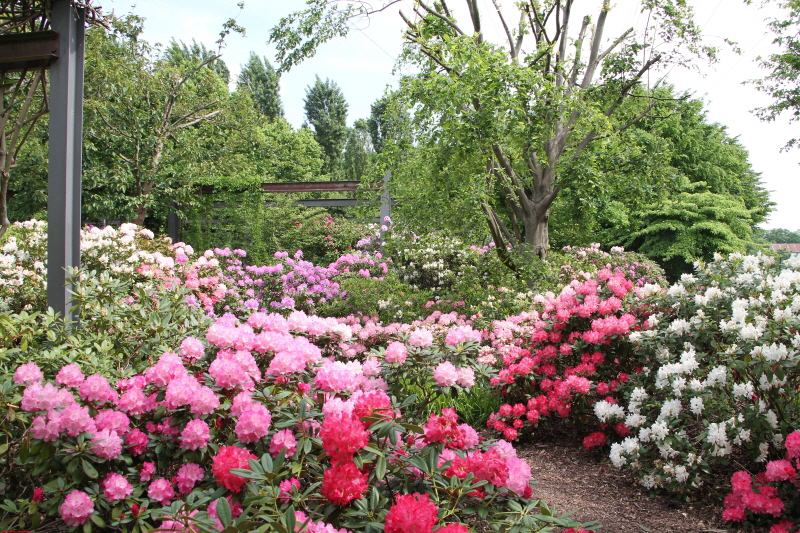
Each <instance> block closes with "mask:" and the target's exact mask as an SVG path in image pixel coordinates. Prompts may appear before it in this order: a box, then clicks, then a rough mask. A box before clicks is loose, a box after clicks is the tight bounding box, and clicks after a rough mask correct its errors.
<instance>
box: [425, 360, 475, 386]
mask: <svg viewBox="0 0 800 533" xmlns="http://www.w3.org/2000/svg"><path fill="white" fill-rule="evenodd" d="M433 379H435V380H436V384H437V385H439V386H440V387H451V386H453V385H456V384H458V385H460V386H462V387H464V388H470V387H472V386H473V385H475V370H473V368H472V367H471V366H467V367H462V368H456V366H455V365H453V363H451V362H450V361H445V362H443V363H439V365H437V367H436V369H435V370H434V371H433Z"/></svg>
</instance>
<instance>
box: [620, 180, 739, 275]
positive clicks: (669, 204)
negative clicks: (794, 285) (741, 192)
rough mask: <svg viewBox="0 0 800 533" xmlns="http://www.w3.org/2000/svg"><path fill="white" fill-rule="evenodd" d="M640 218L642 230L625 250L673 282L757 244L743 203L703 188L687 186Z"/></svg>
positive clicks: (654, 205)
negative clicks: (718, 256)
mask: <svg viewBox="0 0 800 533" xmlns="http://www.w3.org/2000/svg"><path fill="white" fill-rule="evenodd" d="M638 217H639V220H640V225H639V227H640V228H641V229H639V230H638V231H635V232H633V233H632V234H630V235H629V236H628V237H627V239H626V240H625V247H626V248H631V249H633V250H636V251H638V252H641V253H643V254H645V255H647V256H648V257H651V258H653V259H656V260H658V261H659V263H661V265H662V266H663V267H664V270H665V271H666V272H667V275H668V276H669V277H670V278H671V279H672V280H675V279H676V278H677V277H678V276H680V274H682V273H685V272H691V270H692V265H693V263H694V262H695V261H697V260H698V259H704V260H710V259H711V258H712V257H713V256H714V254H715V253H723V254H729V253H733V252H745V251H746V250H747V245H748V244H750V243H751V242H752V240H753V239H752V229H753V225H754V224H753V218H752V216H751V212H750V210H748V209H747V207H745V205H744V202H743V201H742V200H741V199H739V198H737V197H735V196H733V195H730V194H718V193H714V192H710V191H709V190H708V187H707V186H706V184H705V183H703V182H697V183H689V182H688V180H687V181H686V182H684V186H683V189H682V190H681V192H680V194H678V195H673V196H671V197H670V198H667V199H666V200H665V201H663V202H659V203H657V204H653V205H650V206H648V207H647V208H646V209H644V210H642V211H641V212H640V213H638Z"/></svg>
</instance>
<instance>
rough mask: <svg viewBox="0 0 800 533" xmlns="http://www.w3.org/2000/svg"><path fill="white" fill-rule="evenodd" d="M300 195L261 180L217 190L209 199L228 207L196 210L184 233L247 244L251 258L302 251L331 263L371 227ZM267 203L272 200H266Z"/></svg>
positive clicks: (192, 240) (208, 242) (210, 242)
mask: <svg viewBox="0 0 800 533" xmlns="http://www.w3.org/2000/svg"><path fill="white" fill-rule="evenodd" d="M297 199H298V198H297V196H296V195H290V194H266V193H263V192H259V187H258V184H251V185H250V186H248V187H247V188H246V189H245V191H244V192H242V190H241V188H234V189H233V190H228V191H227V192H226V191H222V190H220V191H217V192H216V193H215V194H214V195H213V200H212V199H211V198H208V199H206V200H205V201H206V202H211V201H214V202H219V201H223V202H225V203H226V204H227V207H217V208H214V209H207V210H197V211H196V215H195V217H194V218H192V219H190V220H188V221H187V222H186V224H185V225H184V228H183V230H182V231H183V233H182V238H183V239H184V240H185V241H186V242H187V243H189V244H191V245H192V246H193V247H195V248H197V249H210V248H224V247H228V248H232V249H235V248H240V249H247V250H248V252H247V257H248V263H249V264H254V265H262V264H272V263H273V262H274V254H275V252H283V251H286V252H290V253H291V254H294V252H296V251H297V250H302V251H303V259H304V260H306V261H311V262H313V263H315V264H318V265H325V266H327V265H328V264H329V263H332V262H333V261H335V260H336V259H337V258H339V257H340V256H341V255H342V254H345V253H347V252H348V251H349V250H352V249H354V248H355V246H356V243H357V242H358V241H359V240H361V239H363V238H364V237H365V236H366V235H367V233H368V231H369V230H368V229H367V228H366V227H364V225H363V224H359V223H354V222H351V221H349V220H347V219H346V218H344V217H335V218H334V217H331V216H330V215H329V214H328V213H327V211H326V210H325V209H323V208H308V207H303V206H302V205H298V204H297V203H296V201H297ZM267 203H268V204H267Z"/></svg>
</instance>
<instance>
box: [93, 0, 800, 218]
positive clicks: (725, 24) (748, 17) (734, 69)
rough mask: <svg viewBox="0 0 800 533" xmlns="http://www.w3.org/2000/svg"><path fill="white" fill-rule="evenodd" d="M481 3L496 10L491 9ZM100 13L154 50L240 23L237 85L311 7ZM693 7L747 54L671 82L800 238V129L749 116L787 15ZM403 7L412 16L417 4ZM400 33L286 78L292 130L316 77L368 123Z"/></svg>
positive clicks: (389, 17)
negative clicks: (125, 23) (119, 18)
mask: <svg viewBox="0 0 800 533" xmlns="http://www.w3.org/2000/svg"><path fill="white" fill-rule="evenodd" d="M597 1H598V0H591V1H590V2H588V3H590V4H594V3H597ZM481 2H484V3H486V4H487V6H488V5H489V2H488V0H481ZM97 3H99V4H100V5H102V6H103V8H104V10H105V11H106V12H110V11H112V10H113V11H114V12H115V13H116V14H117V15H121V14H124V13H127V12H130V11H133V12H134V13H136V14H138V15H141V16H143V17H145V18H146V20H145V24H144V28H145V32H144V38H145V39H147V40H148V41H150V42H151V43H155V42H161V43H163V44H168V43H169V41H170V39H171V38H173V37H174V38H176V39H179V40H183V41H185V42H191V40H192V39H193V38H194V39H196V40H197V41H198V42H202V43H204V44H206V46H209V47H211V46H213V43H214V41H216V39H217V38H218V35H219V31H220V29H221V27H222V24H223V22H225V21H226V20H227V19H228V18H231V17H237V21H238V22H239V23H240V24H242V25H243V26H244V27H245V28H246V35H245V36H244V37H242V36H239V35H230V36H229V37H228V38H227V40H226V45H225V48H224V49H223V57H222V58H223V60H225V62H226V64H227V65H228V68H229V69H230V70H231V74H232V78H233V79H235V77H236V75H237V74H238V71H239V69H240V66H241V65H242V64H244V63H246V61H247V59H248V56H249V54H250V52H251V51H253V52H256V53H257V54H259V55H262V56H267V57H268V58H269V59H270V61H272V62H273V64H274V49H272V48H271V47H268V46H267V44H266V41H267V36H268V33H269V29H270V28H271V27H272V26H273V25H274V24H275V23H276V22H277V21H278V19H279V18H280V17H281V16H283V15H286V14H287V13H290V12H292V11H295V10H297V9H301V8H302V7H303V6H304V5H305V3H304V2H303V1H302V0H245V7H244V10H243V11H242V12H239V9H238V8H237V6H236V1H235V0H169V1H166V0H99V2H97ZM453 3H455V2H453ZM505 3H510V2H509V0H506V2H505ZM581 3H583V2H581ZM689 3H690V4H692V5H694V7H695V13H696V17H695V20H696V22H697V23H698V24H699V25H700V27H701V28H702V29H703V33H704V34H705V35H706V37H707V42H709V44H715V45H719V46H721V47H724V45H723V43H722V39H723V38H724V37H727V38H729V39H732V40H734V41H736V42H737V43H738V44H739V46H740V47H741V49H742V50H743V54H741V55H736V54H734V53H733V52H730V51H724V52H723V53H722V54H721V56H720V61H719V62H718V63H717V64H715V65H713V66H711V67H709V66H707V65H701V66H700V72H689V71H686V70H683V69H675V70H674V71H671V72H670V74H669V77H668V80H669V81H670V82H671V83H673V84H674V85H676V86H677V87H678V88H679V89H685V90H690V91H691V92H692V93H693V94H694V95H695V97H697V98H702V99H703V100H704V101H705V102H706V107H707V110H708V116H709V118H710V120H711V121H714V122H719V123H721V124H724V125H725V126H727V128H728V132H729V134H730V135H732V136H738V137H739V140H740V142H741V143H742V144H743V145H744V146H745V147H746V148H747V149H748V151H749V152H750V161H751V163H752V165H753V168H754V169H755V170H756V171H757V172H760V173H761V174H762V180H763V182H764V184H765V186H766V188H767V189H769V190H771V191H772V200H773V201H775V202H777V204H778V205H777V210H776V211H775V212H774V213H773V214H772V217H771V219H770V221H769V222H768V223H767V224H765V227H767V228H788V229H791V230H800V209H798V208H797V205H798V202H799V201H800V180H798V173H800V166H798V163H800V150H797V149H796V150H794V151H791V152H781V151H780V148H781V147H782V146H783V145H784V144H785V143H786V141H787V140H789V139H790V138H791V137H793V136H797V135H798V134H797V133H796V131H797V128H796V127H795V126H793V125H789V124H788V121H787V120H779V121H777V122H774V123H763V122H761V121H759V120H758V119H757V118H756V117H755V116H754V115H753V114H752V113H751V112H750V110H752V109H753V108H755V107H759V106H764V105H768V104H769V103H770V101H769V99H768V98H766V97H765V96H764V95H763V94H761V93H759V92H757V91H756V90H755V89H754V88H753V87H752V86H748V85H742V82H743V81H745V80H748V79H753V78H758V77H761V76H763V75H764V74H765V71H763V70H761V69H759V68H758V66H757V62H756V58H757V57H758V56H759V55H767V54H769V52H770V50H771V49H772V44H771V43H772V35H771V34H770V33H769V32H768V30H767V26H766V22H765V18H767V17H770V16H779V15H780V11H779V10H778V9H777V8H775V7H774V6H771V7H769V8H767V9H759V8H757V7H755V6H746V5H745V4H744V2H743V1H742V0H689ZM402 4H404V5H401V7H402V8H403V9H404V11H405V12H406V13H409V12H410V5H411V0H404V2H403V3H402ZM638 5H639V1H638V0H618V1H617V3H616V5H615V6H614V8H613V10H612V13H611V14H610V15H609V22H610V23H613V24H614V25H613V26H612V29H613V28H616V27H619V28H624V27H628V26H635V27H641V26H642V25H643V24H645V20H644V17H640V16H638ZM133 6H135V7H133ZM401 24H402V23H401V21H400V19H399V17H398V16H397V9H394V8H392V9H390V10H387V12H385V13H383V14H381V15H380V16H376V17H374V18H373V19H372V20H371V21H369V23H363V24H360V25H358V26H357V27H356V28H354V29H353V30H351V32H350V35H349V36H348V37H347V38H346V39H337V40H335V41H332V42H330V43H328V44H327V45H325V46H323V47H322V48H321V50H320V51H319V53H318V54H317V56H316V57H314V58H312V59H309V60H307V61H305V62H304V63H303V64H301V65H300V66H298V67H295V68H294V69H293V70H292V71H290V72H289V73H287V74H285V75H284V76H283V77H282V78H281V98H282V101H283V105H284V110H285V115H286V118H287V120H289V122H291V123H292V124H293V125H294V126H295V127H298V126H300V124H302V122H303V119H304V115H303V97H304V96H305V88H306V87H307V86H308V85H310V84H312V83H313V82H314V76H315V74H316V75H319V76H320V78H322V79H325V78H330V79H331V80H333V81H335V82H336V83H337V84H339V86H340V87H341V88H342V91H343V93H344V95H345V98H346V99H347V101H348V103H349V105H350V108H349V114H348V122H349V123H350V124H352V122H353V121H355V120H356V119H358V118H365V117H368V116H369V113H370V105H371V104H372V103H373V102H374V101H375V100H376V99H378V98H379V97H380V96H381V95H382V94H383V92H384V90H385V88H386V87H387V85H393V84H394V82H395V80H396V79H397V78H396V76H394V75H393V74H392V70H393V68H394V65H395V59H396V58H397V56H398V54H399V51H400V47H401V30H402V25H401ZM491 24H494V23H492V22H490V23H485V25H486V26H489V29H488V31H491V26H490V25H491Z"/></svg>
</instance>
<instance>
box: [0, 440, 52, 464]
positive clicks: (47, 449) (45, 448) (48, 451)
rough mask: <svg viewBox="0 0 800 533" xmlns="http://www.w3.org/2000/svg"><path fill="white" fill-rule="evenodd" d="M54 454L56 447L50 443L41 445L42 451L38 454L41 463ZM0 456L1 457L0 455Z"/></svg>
mask: <svg viewBox="0 0 800 533" xmlns="http://www.w3.org/2000/svg"><path fill="white" fill-rule="evenodd" d="M55 454H56V447H55V445H54V444H53V443H52V442H45V443H44V444H43V445H42V449H41V451H40V452H39V457H41V458H42V460H43V461H46V460H48V459H50V458H51V457H53V456H54V455H55ZM0 455H2V454H1V453H0Z"/></svg>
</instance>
